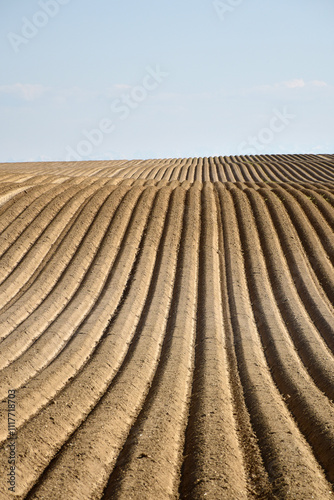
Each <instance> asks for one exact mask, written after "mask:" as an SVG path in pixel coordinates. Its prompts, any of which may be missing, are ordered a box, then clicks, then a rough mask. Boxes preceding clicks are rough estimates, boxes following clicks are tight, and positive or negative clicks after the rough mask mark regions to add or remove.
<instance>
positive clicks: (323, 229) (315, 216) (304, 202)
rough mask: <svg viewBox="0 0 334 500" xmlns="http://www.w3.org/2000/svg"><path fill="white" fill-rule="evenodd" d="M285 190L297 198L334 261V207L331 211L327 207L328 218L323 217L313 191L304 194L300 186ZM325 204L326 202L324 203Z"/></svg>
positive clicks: (287, 187) (286, 187)
mask: <svg viewBox="0 0 334 500" xmlns="http://www.w3.org/2000/svg"><path fill="white" fill-rule="evenodd" d="M284 187H285V190H286V191H287V192H288V193H290V194H292V196H293V197H294V198H295V199H296V200H297V202H298V204H299V205H300V206H301V208H302V209H303V211H304V213H305V214H306V215H307V217H308V219H309V221H310V223H311V224H312V227H313V230H314V231H315V232H316V233H317V235H318V237H319V240H320V241H321V243H322V246H323V247H324V249H325V251H326V253H327V254H328V256H329V258H330V260H331V262H334V234H333V229H334V209H333V208H332V210H331V213H330V211H329V210H328V208H329V207H326V208H327V211H326V215H327V219H329V220H326V218H325V217H323V215H322V213H321V211H320V209H319V207H318V205H317V203H316V198H315V195H314V194H313V192H312V191H311V193H310V194H309V195H307V194H304V193H303V191H302V190H301V189H300V188H299V189H296V188H295V187H289V186H284ZM324 205H325V204H324Z"/></svg>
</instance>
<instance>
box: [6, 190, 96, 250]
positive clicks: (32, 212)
mask: <svg viewBox="0 0 334 500" xmlns="http://www.w3.org/2000/svg"><path fill="white" fill-rule="evenodd" d="M104 183H105V181H104ZM68 184H69V186H68V187H69V189H70V188H71V187H72V186H71V182H69V183H68ZM82 187H83V186H82ZM65 190H66V186H64V184H62V185H59V184H56V185H54V184H52V185H51V189H49V190H48V191H46V192H45V190H43V191H44V192H43V193H42V194H41V196H39V197H38V198H37V199H36V200H35V201H34V202H32V203H31V204H29V205H28V206H27V207H26V208H25V209H24V210H23V212H21V213H20V214H18V215H17V217H16V218H15V219H14V220H12V221H11V222H10V224H8V225H7V227H6V229H5V230H3V232H2V234H1V236H0V248H1V256H3V255H4V253H5V252H6V251H7V250H8V249H9V248H10V247H11V246H12V245H13V243H14V242H16V241H17V240H18V238H19V237H20V236H21V235H23V236H22V237H23V239H24V242H23V243H22V242H21V246H22V245H23V246H27V245H28V244H29V237H28V238H27V242H26V241H25V237H24V231H25V230H28V231H29V232H31V231H30V226H31V225H35V226H36V227H34V229H35V231H41V230H42V228H43V223H42V226H41V228H39V227H38V223H39V220H40V218H42V220H43V216H44V214H43V211H45V209H46V207H48V206H50V208H48V210H46V212H48V211H49V212H52V210H57V201H58V200H59V197H60V200H61V199H62V198H63V196H64V194H63V192H64V191H65ZM65 196H66V195H65ZM60 203H61V201H60ZM9 212H10V210H9ZM40 214H42V215H41V216H40ZM10 215H12V214H8V218H9V217H10ZM3 217H4V218H5V217H6V214H4V216H3ZM45 220H46V223H47V220H48V219H47V215H46V217H45ZM44 224H45V222H44ZM37 228H38V229H37ZM32 235H33V234H32ZM32 235H31V236H32ZM38 235H39V234H38V232H37V236H38ZM32 241H34V240H32ZM18 246H20V243H19V244H18Z"/></svg>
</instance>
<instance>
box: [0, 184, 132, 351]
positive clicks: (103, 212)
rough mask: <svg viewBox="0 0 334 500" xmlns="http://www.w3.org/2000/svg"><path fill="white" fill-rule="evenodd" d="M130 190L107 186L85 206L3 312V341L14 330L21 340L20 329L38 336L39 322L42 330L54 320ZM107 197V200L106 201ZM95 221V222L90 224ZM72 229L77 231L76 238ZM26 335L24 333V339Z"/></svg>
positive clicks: (0, 320)
mask: <svg viewBox="0 0 334 500" xmlns="http://www.w3.org/2000/svg"><path fill="white" fill-rule="evenodd" d="M128 190H129V189H128V187H127V186H126V185H125V186H121V187H119V188H116V189H115V190H111V192H110V188H107V189H106V190H103V189H102V190H101V191H99V192H98V193H96V195H95V196H93V198H92V200H91V203H88V204H87V205H86V207H85V209H84V210H83V212H82V213H81V214H80V216H79V218H78V220H77V221H76V224H75V228H73V231H69V233H68V234H67V235H66V237H65V238H64V240H63V241H62V243H61V245H60V250H59V249H58V252H56V254H55V255H54V258H52V259H51V260H50V262H49V263H48V264H47V266H46V267H45V268H44V270H43V273H42V274H41V275H40V276H39V277H38V279H37V280H36V281H35V282H34V283H33V284H32V286H31V287H30V288H29V289H28V290H27V292H26V293H25V294H24V295H23V296H22V297H20V298H19V299H18V301H17V302H15V303H14V304H13V305H12V306H11V308H9V309H8V310H7V311H6V313H5V314H3V315H2V317H1V319H0V325H1V330H0V331H1V340H4V339H5V338H6V337H8V335H9V334H11V332H13V331H14V330H15V333H13V335H12V336H11V339H10V340H9V341H10V342H13V341H14V339H17V342H18V343H20V342H19V338H20V335H21V332H22V331H23V332H25V334H27V332H28V330H29V331H30V334H31V335H33V337H34V338H36V337H37V336H38V333H37V331H36V329H37V325H40V326H39V328H41V329H42V331H43V325H44V326H45V327H46V326H48V325H49V324H50V323H52V321H53V320H54V319H55V318H56V317H57V315H58V314H59V312H60V311H61V310H62V309H63V308H64V307H65V305H66V304H67V302H68V301H69V300H70V298H71V296H72V295H73V294H74V293H75V291H76V289H77V288H78V287H79V285H80V282H81V281H82V279H83V276H84V275H85V274H86V272H87V270H88V269H89V267H90V264H91V262H92V261H93V259H94V256H95V254H96V253H97V251H98V248H99V243H100V242H101V241H102V238H103V236H104V234H105V231H106V230H107V227H108V225H109V223H110V214H112V213H113V212H114V211H115V210H116V208H117V206H118V204H119V203H120V201H121V199H122V198H123V197H124V195H125V194H126V192H127V191H128ZM107 197H109V198H108V203H105V204H103V202H104V200H105V199H106V198H107ZM101 206H102V208H101ZM93 221H94V224H91V223H92V222H93ZM72 232H74V234H75V237H74V238H73V235H72ZM33 313H35V314H33ZM27 329H28V330H27ZM33 332H35V333H33ZM25 334H24V333H23V338H24V336H25Z"/></svg>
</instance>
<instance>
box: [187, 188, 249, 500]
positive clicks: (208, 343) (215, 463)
mask: <svg viewBox="0 0 334 500" xmlns="http://www.w3.org/2000/svg"><path fill="white" fill-rule="evenodd" d="M217 221H218V213H217V206H216V200H215V194H214V191H213V187H212V184H209V183H207V184H205V185H204V187H203V191H202V214H201V225H202V231H201V240H200V255H199V263H200V264H199V271H198V308H197V335H196V356H195V370H194V378H193V387H192V398H191V406H190V415H189V422H188V426H187V433H186V443H185V449H184V456H185V460H184V465H183V474H182V482H181V486H180V492H181V495H182V498H192V499H197V498H198V499H199V498H204V497H205V496H206V495H207V494H208V492H210V493H209V494H210V496H211V498H226V499H230V498H238V499H239V498H240V499H242V498H247V494H246V478H245V472H244V469H243V460H242V453H241V451H240V447H239V443H238V436H237V432H236V425H235V419H234V416H233V403H232V396H231V388H230V385H229V374H228V363H227V359H226V352H225V334H224V330H223V328H224V327H223V325H224V321H223V310H222V306H221V303H222V297H221V281H220V258H219V253H220V250H219V235H218V223H217ZM187 254H188V255H189V251H188V252H187ZM194 295H195V293H194ZM227 429H228V432H227Z"/></svg>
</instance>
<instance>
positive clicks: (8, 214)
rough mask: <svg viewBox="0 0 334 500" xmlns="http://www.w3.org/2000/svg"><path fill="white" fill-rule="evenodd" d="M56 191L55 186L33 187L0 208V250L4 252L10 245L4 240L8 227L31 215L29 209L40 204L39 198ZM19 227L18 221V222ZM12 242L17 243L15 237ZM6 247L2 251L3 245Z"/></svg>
mask: <svg viewBox="0 0 334 500" xmlns="http://www.w3.org/2000/svg"><path fill="white" fill-rule="evenodd" d="M52 189H53V190H55V189H56V187H55V185H54V184H52V185H49V184H48V185H44V186H32V187H30V188H27V189H26V191H27V192H25V191H23V192H21V193H19V194H17V195H16V196H14V198H12V199H10V200H8V201H7V202H6V203H5V204H4V205H3V206H2V207H0V216H1V219H0V238H1V240H0V241H1V247H0V250H1V251H2V252H3V251H5V249H6V248H8V246H9V245H7V244H6V243H5V240H4V238H3V234H4V232H5V231H6V230H7V229H8V227H9V226H10V225H11V224H13V223H14V222H15V220H17V219H18V218H19V217H20V216H21V218H22V217H25V216H26V215H27V214H29V208H30V207H31V205H34V204H38V202H39V201H38V200H39V198H40V197H41V196H42V195H43V194H44V193H45V194H47V192H48V191H49V190H52ZM16 225H17V221H16ZM11 241H15V237H14V238H11ZM3 244H4V245H5V246H4V250H2V245H3Z"/></svg>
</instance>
